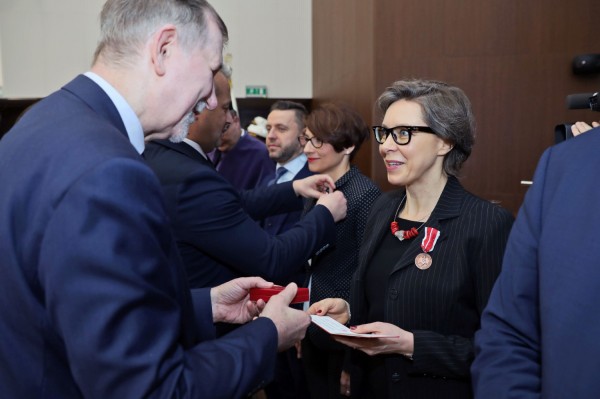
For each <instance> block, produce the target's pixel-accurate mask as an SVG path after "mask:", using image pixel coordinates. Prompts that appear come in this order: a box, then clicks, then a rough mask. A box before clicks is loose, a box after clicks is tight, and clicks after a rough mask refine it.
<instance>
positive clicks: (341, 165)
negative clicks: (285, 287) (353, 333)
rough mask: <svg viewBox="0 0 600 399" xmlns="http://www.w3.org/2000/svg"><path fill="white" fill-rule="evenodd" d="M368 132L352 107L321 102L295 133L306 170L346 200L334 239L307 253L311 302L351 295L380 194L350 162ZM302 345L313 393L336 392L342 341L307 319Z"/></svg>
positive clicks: (321, 395)
mask: <svg viewBox="0 0 600 399" xmlns="http://www.w3.org/2000/svg"><path fill="white" fill-rule="evenodd" d="M368 137H369V128H368V126H367V124H366V123H365V122H364V120H363V119H362V117H361V116H360V115H359V114H358V113H357V112H356V111H354V110H353V109H352V108H349V107H347V106H343V105H336V104H324V105H322V106H320V107H318V108H317V109H315V110H313V111H312V112H311V113H310V114H309V115H308V117H307V118H306V130H305V132H304V134H302V135H301V136H300V138H299V141H300V144H301V145H302V146H303V148H304V154H305V155H306V156H307V159H308V165H309V168H310V170H311V171H312V172H314V173H326V174H327V175H329V176H330V177H331V179H332V180H333V181H335V185H336V189H337V190H340V191H342V192H343V193H344V195H345V196H346V199H347V200H348V211H347V216H346V219H344V220H343V221H341V222H339V223H337V225H336V239H335V243H334V244H333V245H331V246H329V247H327V248H324V249H323V250H322V251H320V252H319V253H317V254H315V255H314V256H313V257H312V259H311V264H310V268H309V278H310V280H309V282H308V286H309V288H310V303H314V302H317V301H320V300H321V299H324V298H329V297H339V298H344V299H346V300H348V299H349V297H350V285H351V280H352V275H353V274H354V272H355V271H356V268H357V266H358V250H359V247H360V243H361V241H362V239H363V233H364V231H365V228H366V220H367V215H368V214H369V210H370V209H371V206H372V205H373V203H374V202H375V200H376V199H377V198H378V197H379V195H380V194H381V192H380V190H379V188H378V187H377V185H375V183H373V181H371V180H370V179H369V178H368V177H366V176H364V175H363V174H361V173H360V171H359V170H358V168H357V167H356V166H354V165H352V159H353V158H354V155H355V154H356V153H357V152H358V150H359V149H360V147H361V145H362V143H363V142H364V141H365V140H366V139H367V138H368ZM312 206H314V201H310V200H307V201H306V204H305V209H306V210H307V211H310V209H312ZM301 350H302V361H303V364H304V371H305V373H306V380H307V382H308V388H309V390H310V396H311V398H312V399H317V398H331V397H339V396H340V378H341V376H342V363H343V360H344V353H345V350H344V346H343V345H340V344H339V343H336V342H334V341H333V340H332V339H331V338H330V337H329V336H328V335H327V334H326V333H325V332H323V331H322V330H321V329H320V328H318V327H317V326H314V325H311V326H309V329H308V332H307V334H306V338H305V339H304V340H303V341H302V349H301Z"/></svg>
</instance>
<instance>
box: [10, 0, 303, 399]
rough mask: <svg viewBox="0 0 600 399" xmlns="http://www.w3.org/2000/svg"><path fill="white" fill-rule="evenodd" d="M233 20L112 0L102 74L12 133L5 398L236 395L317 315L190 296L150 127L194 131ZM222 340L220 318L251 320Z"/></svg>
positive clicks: (168, 4)
mask: <svg viewBox="0 0 600 399" xmlns="http://www.w3.org/2000/svg"><path fill="white" fill-rule="evenodd" d="M226 38H227V30H226V28H225V25H224V24H223V21H222V20H221V19H220V17H219V16H218V15H217V13H216V12H215V11H214V9H213V8H212V7H211V6H210V5H209V4H208V3H206V2H205V1H203V0H177V1H175V0H109V1H107V2H106V4H105V5H104V7H103V10H102V15H101V39H100V43H99V46H98V48H97V51H96V56H95V60H94V63H93V66H92V68H91V71H90V72H88V73H86V74H85V75H80V76H78V77H76V78H75V79H74V80H73V81H71V82H70V83H68V84H67V85H65V86H64V87H63V88H62V89H60V90H58V91H57V92H55V93H53V94H51V95H49V96H48V97H46V98H44V99H43V100H41V101H40V102H38V103H37V104H36V105H35V106H34V107H32V109H31V110H30V111H28V112H27V113H26V114H25V115H24V116H23V117H22V118H21V119H20V120H19V122H18V123H17V124H16V125H15V126H14V127H13V129H11V131H9V132H8V133H7V134H6V136H4V137H3V139H2V141H1V142H0V185H1V186H2V195H1V196H0V253H1V254H2V259H1V260H0V291H1V292H2V301H0V336H1V337H2V339H0V369H2V372H1V373H0V387H1V391H2V396H3V397H6V398H41V397H52V398H141V397H144V398H171V397H178V398H197V397H205V398H234V397H242V396H246V395H248V394H249V393H251V392H252V391H253V390H255V389H257V388H259V387H260V386H262V385H264V384H265V382H267V381H268V380H269V379H270V378H272V374H273V368H274V364H275V355H276V352H277V350H278V349H279V350H283V349H286V348H287V347H289V346H290V345H292V344H293V343H294V342H296V341H297V340H298V339H301V338H302V336H303V335H304V331H305V329H306V327H307V326H308V324H309V318H308V316H307V315H306V314H305V313H303V312H301V311H297V310H294V309H292V308H290V307H288V304H289V302H290V301H291V300H292V298H293V296H294V295H295V292H296V289H295V287H294V286H293V285H290V286H289V287H287V288H286V290H285V291H284V293H283V295H279V296H275V297H273V298H271V300H270V301H269V303H268V304H267V305H266V306H264V303H263V302H260V301H259V302H258V303H252V302H249V301H248V290H249V289H250V288H252V287H269V286H271V285H272V283H267V282H265V281H264V280H262V279H260V278H257V277H254V278H243V279H237V280H234V281H231V282H228V283H225V284H223V285H221V286H218V287H215V288H212V289H205V290H191V291H190V290H189V288H188V285H187V284H186V280H185V275H184V270H183V268H182V266H181V263H180V260H179V254H178V253H177V247H176V245H175V242H174V239H173V236H172V233H171V230H170V228H169V224H168V220H167V214H166V210H165V207H164V201H163V197H162V194H161V190H160V185H159V183H158V180H157V179H156V176H155V175H154V173H153V172H152V170H150V168H148V166H147V165H146V164H145V162H144V160H143V159H142V157H141V156H140V154H141V153H142V151H143V150H144V137H146V138H149V137H163V138H166V137H172V138H174V139H176V138H177V137H180V134H181V133H182V132H185V131H187V128H186V123H187V121H188V120H189V118H188V115H189V114H190V113H191V110H192V109H194V108H197V107H198V104H199V103H200V102H204V101H205V102H206V105H207V107H208V108H214V107H215V105H216V100H215V96H214V93H213V74H214V71H215V70H218V69H219V67H220V65H221V62H222V48H223V42H224V40H226ZM261 309H262V313H261V314H260V316H261V317H258V318H257V319H256V320H255V321H252V322H250V323H248V324H246V325H244V326H242V327H240V328H239V329H238V330H237V331H235V332H233V333H232V334H230V335H228V336H227V337H223V338H220V339H216V340H215V339H214V322H231V323H245V322H248V321H249V320H252V318H253V317H255V316H257V315H258V311H260V310H261Z"/></svg>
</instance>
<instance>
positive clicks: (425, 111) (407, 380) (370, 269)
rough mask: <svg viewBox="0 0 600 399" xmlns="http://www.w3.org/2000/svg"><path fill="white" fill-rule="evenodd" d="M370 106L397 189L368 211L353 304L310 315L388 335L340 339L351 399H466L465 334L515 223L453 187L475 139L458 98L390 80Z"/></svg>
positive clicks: (453, 90) (327, 305)
mask: <svg viewBox="0 0 600 399" xmlns="http://www.w3.org/2000/svg"><path fill="white" fill-rule="evenodd" d="M377 106H378V107H379V109H380V110H381V111H382V113H383V114H384V118H383V122H382V123H381V126H374V127H373V132H374V134H375V140H377V142H378V143H379V154H380V155H381V157H382V159H383V162H384V164H385V167H386V170H387V176H388V181H389V182H390V183H391V184H393V185H395V186H398V187H399V190H397V191H394V192H389V193H386V194H384V195H382V196H381V197H380V198H379V199H378V200H377V202H376V203H375V204H374V205H373V207H372V211H371V214H370V215H369V219H368V221H367V227H366V230H365V233H364V237H365V238H364V240H363V242H362V245H361V250H360V256H359V267H358V270H357V272H356V274H355V276H354V279H353V286H352V292H351V300H350V308H348V306H347V304H346V302H345V301H342V300H339V299H327V300H324V301H322V302H321V303H317V304H314V305H313V306H312V307H311V308H310V310H309V312H310V313H313V314H321V315H323V314H328V315H329V316H332V317H334V318H336V319H338V321H340V322H346V321H347V320H348V318H350V323H351V325H352V326H355V327H351V329H352V330H353V331H354V332H355V333H360V334H373V333H375V334H384V335H386V336H387V337H386V338H347V337H337V336H336V340H337V341H339V342H341V343H343V344H345V345H348V346H350V347H352V348H354V349H356V350H354V351H352V364H353V365H355V367H354V368H352V373H351V387H350V388H349V389H348V390H347V391H346V394H347V395H348V396H353V397H359V398H399V397H402V398H470V397H472V392H471V384H470V372H469V368H470V365H471V363H472V361H473V358H474V356H475V353H474V349H473V338H474V335H475V331H477V330H478V329H479V325H480V324H479V323H480V316H481V313H482V311H483V308H484V307H485V305H486V303H487V300H488V297H489V294H490V291H491V289H492V286H493V284H494V281H495V280H496V277H497V276H498V273H499V272H500V267H501V263H502V256H503V253H504V248H505V245H506V241H507V239H508V234H509V232H510V229H511V226H512V222H513V216H512V215H511V214H510V213H509V212H508V211H506V210H505V209H503V208H501V207H499V206H498V205H494V204H492V203H491V202H489V201H486V200H483V199H481V198H478V197H476V196H475V195H473V194H471V193H469V192H467V191H466V190H465V189H464V188H463V187H462V185H461V184H460V183H459V181H458V179H457V176H458V173H459V171H460V168H461V166H462V165H463V163H464V162H465V161H466V159H467V158H468V157H469V155H470V154H471V148H472V146H473V141H474V133H475V128H474V125H475V122H474V118H473V115H472V112H471V106H470V102H469V100H468V98H467V97H466V95H465V94H464V92H463V91H462V90H460V89H459V88H457V87H453V86H450V85H447V84H445V83H441V82H435V81H424V80H405V81H398V82H395V83H394V84H392V85H391V86H390V87H388V88H387V89H386V90H385V91H384V92H383V94H381V96H380V97H379V99H378V100H377ZM350 310H351V312H352V315H351V317H350V316H349V312H350Z"/></svg>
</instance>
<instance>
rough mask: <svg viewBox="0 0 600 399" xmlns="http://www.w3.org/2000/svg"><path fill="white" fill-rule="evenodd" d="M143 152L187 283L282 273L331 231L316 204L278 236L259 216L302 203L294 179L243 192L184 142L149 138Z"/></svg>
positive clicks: (281, 276)
mask: <svg viewBox="0 0 600 399" xmlns="http://www.w3.org/2000/svg"><path fill="white" fill-rule="evenodd" d="M144 156H145V157H146V161H147V162H148V164H149V165H150V167H151V168H152V169H153V170H154V172H155V173H156V174H157V176H158V178H159V180H160V182H161V184H162V187H163V191H164V193H165V198H166V203H167V209H168V210H169V214H170V216H171V219H172V224H173V230H174V231H175V236H176V239H177V243H178V246H179V249H180V252H181V256H182V258H183V262H184V264H185V267H186V270H187V273H188V277H189V281H190V284H191V286H192V287H207V286H213V285H217V284H220V283H222V282H224V281H227V280H230V279H232V278H234V277H239V276H261V277H263V278H265V279H267V280H278V281H281V280H285V279H287V278H289V276H291V275H292V274H293V273H294V272H296V271H298V270H299V269H301V268H302V267H303V266H304V264H305V262H306V261H307V259H308V258H309V257H310V256H311V255H312V254H313V253H314V252H315V251H316V250H318V249H319V248H321V247H322V246H324V245H327V244H328V243H329V242H331V241H332V240H333V239H334V238H335V223H334V221H333V217H332V215H331V213H330V212H329V210H327V208H326V207H324V206H321V205H320V206H318V207H317V208H316V209H315V212H311V214H310V215H308V217H307V218H306V220H304V221H303V222H302V223H301V224H299V225H298V226H296V227H295V228H293V229H291V230H288V231H287V232H285V233H284V234H280V235H278V236H276V237H272V236H271V235H270V234H269V233H267V232H265V231H264V230H263V229H262V228H261V227H260V225H259V224H258V223H257V222H256V220H258V219H262V218H264V217H265V216H267V215H268V214H271V213H277V212H288V211H290V210H293V209H297V208H298V206H299V205H300V206H301V204H302V200H301V199H300V198H298V197H296V195H295V194H294V190H293V188H292V183H291V182H289V183H287V184H276V185H273V186H270V187H265V188H260V189H256V190H251V191H245V192H243V193H242V195H241V196H240V193H239V192H238V191H237V190H236V189H235V188H234V187H233V186H232V185H231V183H229V182H228V181H227V180H225V178H224V177H223V176H221V175H220V174H219V173H218V172H217V171H216V170H215V169H214V167H213V166H212V163H210V162H209V161H208V160H206V159H205V158H204V157H203V156H202V155H201V154H200V153H198V152H197V151H196V150H195V149H193V148H192V147H191V146H189V145H188V144H186V143H177V144H174V143H171V142H169V141H164V140H161V141H158V142H155V143H150V144H149V145H148V146H147V148H146V151H145V152H144ZM253 219H254V220H253Z"/></svg>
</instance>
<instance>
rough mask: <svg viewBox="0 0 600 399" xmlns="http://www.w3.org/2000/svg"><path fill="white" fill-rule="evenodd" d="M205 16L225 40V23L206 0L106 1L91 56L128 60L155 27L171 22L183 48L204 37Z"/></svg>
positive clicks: (192, 45)
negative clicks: (97, 37) (98, 34)
mask: <svg viewBox="0 0 600 399" xmlns="http://www.w3.org/2000/svg"><path fill="white" fill-rule="evenodd" d="M207 16H210V17H212V18H213V20H214V21H215V22H216V24H217V26H218V27H219V29H220V31H221V34H222V35H223V43H224V44H225V43H226V42H227V39H228V32H227V27H226V26H225V23H224V22H223V20H222V19H221V17H219V15H218V14H217V12H216V11H215V10H214V8H213V7H212V6H211V5H210V4H209V3H208V2H207V1H205V0H108V1H107V2H106V3H105V4H104V7H103V8H102V12H101V14H100V41H99V43H98V47H97V48H96V52H95V55H94V60H96V59H97V58H98V56H99V55H102V56H103V57H105V58H107V59H109V60H111V61H112V62H127V61H128V60H130V59H131V57H132V56H133V55H136V54H138V52H139V50H140V49H141V47H142V45H143V44H144V43H145V42H146V41H147V40H148V39H149V38H150V37H151V36H152V34H153V33H154V32H155V30H156V29H157V28H159V27H160V26H162V25H164V24H173V25H175V26H176V27H177V28H178V34H179V39H180V40H181V43H182V46H183V47H184V48H185V49H188V50H189V49H191V48H194V46H201V45H202V44H204V41H205V40H206V37H207V35H206V31H207V21H208V18H207Z"/></svg>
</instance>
